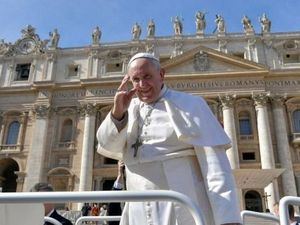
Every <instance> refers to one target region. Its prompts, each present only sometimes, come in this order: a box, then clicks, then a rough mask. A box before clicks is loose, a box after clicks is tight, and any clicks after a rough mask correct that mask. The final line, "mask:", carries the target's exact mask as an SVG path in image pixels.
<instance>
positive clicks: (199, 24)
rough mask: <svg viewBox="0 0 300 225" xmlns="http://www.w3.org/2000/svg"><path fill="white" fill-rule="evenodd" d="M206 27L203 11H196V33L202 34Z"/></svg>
mask: <svg viewBox="0 0 300 225" xmlns="http://www.w3.org/2000/svg"><path fill="white" fill-rule="evenodd" d="M205 27H206V20H205V13H203V12H200V11H198V12H197V13H196V33H197V34H203V33H204V30H205Z"/></svg>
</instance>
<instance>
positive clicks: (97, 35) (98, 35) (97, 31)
mask: <svg viewBox="0 0 300 225" xmlns="http://www.w3.org/2000/svg"><path fill="white" fill-rule="evenodd" d="M101 34H102V32H101V30H100V28H99V27H98V26H97V27H95V29H94V30H93V33H92V43H93V45H99V43H100V39H101Z"/></svg>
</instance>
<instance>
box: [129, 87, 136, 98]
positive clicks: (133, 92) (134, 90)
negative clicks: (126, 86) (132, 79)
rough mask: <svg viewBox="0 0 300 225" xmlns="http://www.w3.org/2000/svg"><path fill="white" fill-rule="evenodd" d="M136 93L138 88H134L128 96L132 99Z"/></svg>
mask: <svg viewBox="0 0 300 225" xmlns="http://www.w3.org/2000/svg"><path fill="white" fill-rule="evenodd" d="M135 92H136V88H132V89H131V90H130V91H128V93H127V96H128V98H132V97H133V96H134V94H135Z"/></svg>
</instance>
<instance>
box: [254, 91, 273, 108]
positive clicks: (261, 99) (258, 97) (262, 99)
mask: <svg viewBox="0 0 300 225" xmlns="http://www.w3.org/2000/svg"><path fill="white" fill-rule="evenodd" d="M268 97H269V93H265V92H263V93H257V94H255V93H253V94H252V99H253V100H254V104H255V106H266V105H267V102H268Z"/></svg>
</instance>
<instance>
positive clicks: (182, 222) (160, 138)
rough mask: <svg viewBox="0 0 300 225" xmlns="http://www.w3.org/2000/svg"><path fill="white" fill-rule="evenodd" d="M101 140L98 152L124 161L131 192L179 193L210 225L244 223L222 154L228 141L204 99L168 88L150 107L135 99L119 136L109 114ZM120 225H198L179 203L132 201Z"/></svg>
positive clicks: (102, 126)
mask: <svg viewBox="0 0 300 225" xmlns="http://www.w3.org/2000/svg"><path fill="white" fill-rule="evenodd" d="M149 110H150V111H151V113H150V114H149ZM147 113H148V116H147ZM145 118H146V121H144V120H145ZM138 135H140V138H141V139H142V140H143V145H142V146H140V147H139V150H138V152H137V155H136V157H134V149H133V148H132V145H133V144H134V143H135V142H136V140H137V138H138ZM97 138H98V142H99V145H98V152H99V153H100V154H102V155H104V156H106V157H111V158H115V159H123V160H124V163H125V165H126V178H127V180H126V185H127V189H128V190H131V191H141V190H173V191H177V192H180V193H183V194H185V195H187V196H189V197H190V198H191V199H192V200H193V201H195V202H196V204H198V205H199V207H200V209H201V210H202V212H203V214H204V215H205V220H206V224H208V225H219V224H224V223H233V222H235V223H240V221H241V219H240V213H239V205H238V200H237V194H236V187H235V182H234V178H233V175H232V171H231V168H230V164H229V161H228V159H227V156H226V153H225V150H224V149H225V148H228V147H229V146H230V140H229V138H228V137H227V135H226V134H225V132H224V130H223V128H222V127H221V125H220V124H219V122H218V121H217V120H216V118H215V117H214V115H213V114H212V112H211V111H210V109H209V107H208V106H207V104H206V102H205V101H204V99H203V98H201V97H198V96H193V95H190V94H186V93H183V92H177V91H174V90H171V89H168V88H166V87H164V88H163V89H162V91H161V94H160V100H159V101H158V102H156V103H154V104H152V105H149V104H146V103H143V102H141V101H140V100H139V99H137V98H135V99H133V100H132V101H131V104H130V106H129V109H128V122H127V125H126V127H125V128H124V129H122V130H121V131H120V132H118V129H117V127H116V125H115V123H114V122H113V120H112V119H111V115H110V113H109V115H108V116H107V117H106V119H105V120H104V121H103V122H102V124H101V126H100V127H99V129H98V132H97ZM120 224H122V225H146V224H147V225H193V224H195V223H194V220H193V218H192V216H191V215H190V213H189V212H188V211H187V210H186V209H185V208H184V207H183V206H181V205H179V204H177V203H170V202H143V203H142V202H141V203H139V202H137V203H133V202H130V203H128V204H126V206H125V208H124V211H123V214H122V219H121V223H120Z"/></svg>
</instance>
